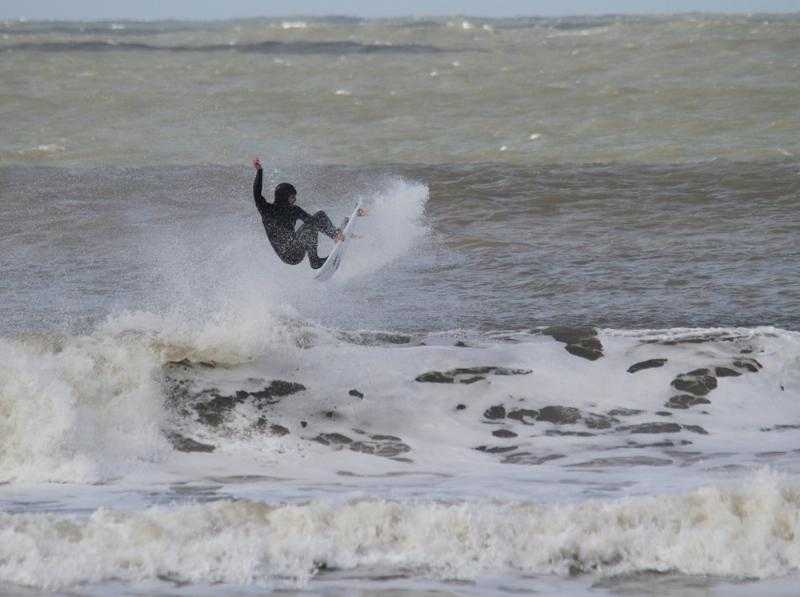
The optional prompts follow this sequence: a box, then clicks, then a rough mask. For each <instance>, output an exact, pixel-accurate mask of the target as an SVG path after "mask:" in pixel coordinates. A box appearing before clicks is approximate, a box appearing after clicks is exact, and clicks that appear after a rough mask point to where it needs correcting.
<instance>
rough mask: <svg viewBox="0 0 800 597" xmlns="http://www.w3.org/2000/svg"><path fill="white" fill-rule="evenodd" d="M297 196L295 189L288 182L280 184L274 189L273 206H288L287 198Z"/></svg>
mask: <svg viewBox="0 0 800 597" xmlns="http://www.w3.org/2000/svg"><path fill="white" fill-rule="evenodd" d="M292 195H297V189H295V188H294V185H292V184H290V183H288V182H282V183H280V184H279V185H278V186H276V187H275V205H279V206H288V205H289V197H291V196H292Z"/></svg>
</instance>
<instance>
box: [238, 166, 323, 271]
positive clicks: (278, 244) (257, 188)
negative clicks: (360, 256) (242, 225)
mask: <svg viewBox="0 0 800 597" xmlns="http://www.w3.org/2000/svg"><path fill="white" fill-rule="evenodd" d="M261 179H262V171H261V170H260V169H259V170H258V171H257V172H256V179H255V180H254V181H253V198H254V199H255V201H256V207H257V208H258V213H260V214H261V221H262V222H263V223H264V229H265V230H266V231H267V238H268V239H269V242H270V244H271V245H272V248H273V249H275V252H276V253H277V254H278V257H280V258H281V260H283V261H284V262H285V263H289V264H291V265H297V264H298V263H300V262H301V261H302V260H303V258H304V257H305V256H306V253H308V260H309V262H310V263H311V267H313V268H314V269H317V268H320V267H322V264H323V263H325V257H319V256H318V255H317V234H318V233H319V232H323V233H324V234H327V235H328V236H330V237H331V238H334V237H335V236H336V232H337V230H336V228H335V227H334V225H333V224H332V223H331V221H330V219H329V218H328V216H327V215H326V214H325V212H324V211H318V212H317V213H315V214H314V215H313V216H311V215H309V214H308V213H307V212H306V211H304V210H303V209H302V208H300V207H297V206H296V205H292V204H290V203H288V202H280V203H279V202H277V201H276V202H275V203H267V200H266V199H264V197H262V195H261ZM297 220H303V225H302V226H300V228H298V229H297V230H295V229H294V226H295V224H296V223H297Z"/></svg>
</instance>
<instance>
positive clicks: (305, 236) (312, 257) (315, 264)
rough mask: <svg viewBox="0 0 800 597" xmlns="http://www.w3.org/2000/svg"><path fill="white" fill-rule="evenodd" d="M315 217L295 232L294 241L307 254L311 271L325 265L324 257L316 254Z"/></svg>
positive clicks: (316, 227) (316, 225) (316, 229)
mask: <svg viewBox="0 0 800 597" xmlns="http://www.w3.org/2000/svg"><path fill="white" fill-rule="evenodd" d="M318 230H319V228H318V224H317V217H316V216H314V219H312V220H309V221H307V222H304V223H303V225H302V226H300V228H298V229H297V232H295V235H294V237H295V241H296V242H297V244H298V245H299V246H301V247H302V248H303V251H304V252H306V253H308V261H309V263H310V264H311V267H312V269H319V268H321V267H322V264H323V263H325V257H320V256H319V255H318V254H317V243H318V242H319V237H318V235H319V232H318Z"/></svg>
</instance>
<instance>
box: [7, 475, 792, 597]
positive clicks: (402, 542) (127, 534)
mask: <svg viewBox="0 0 800 597" xmlns="http://www.w3.org/2000/svg"><path fill="white" fill-rule="evenodd" d="M798 506H800V488H799V487H797V486H796V485H791V484H789V483H787V482H785V481H783V480H781V479H780V478H778V477H777V476H775V475H772V474H769V473H760V474H757V475H755V477H754V478H752V479H750V480H749V482H748V483H747V484H746V485H745V486H742V487H736V488H720V487H705V488H701V489H698V490H696V491H693V492H691V493H688V494H685V495H674V496H655V497H648V498H629V499H624V500H619V501H613V502H609V501H587V502H582V503H578V504H567V505H542V504H537V503H530V502H517V503H498V502H463V503H443V502H430V501H412V502H395V501H385V500H365V501H354V502H349V503H346V504H342V505H332V504H330V503H323V502H312V503H308V504H301V505H285V504H284V505H278V506H270V505H267V504H263V503H258V502H252V501H238V502H215V503H212V504H205V505H191V506H182V507H177V508H173V509H162V508H152V509H149V510H145V511H141V512H119V511H111V510H105V509H100V510H97V511H96V512H95V513H94V514H92V515H91V516H90V517H89V518H86V519H78V518H75V517H68V516H63V515H53V514H21V515H8V514H4V515H0V536H2V537H3V541H0V579H2V580H3V581H5V582H10V583H15V584H18V585H28V586H34V587H42V588H50V589H53V588H64V587H69V586H72V585H75V584H78V583H91V582H101V581H104V580H110V579H121V580H123V581H126V582H141V581H145V580H154V579H158V578H161V579H163V578H168V579H171V580H174V581H176V582H192V583H235V584H245V585H248V584H256V585H270V584H275V583H277V584H288V585H291V586H298V585H299V586H302V585H305V584H306V583H308V582H309V581H310V580H311V579H312V578H313V577H314V576H315V575H316V574H317V572H318V571H319V570H320V569H325V570H332V569H346V570H355V569H381V570H392V571H398V573H402V574H403V575H413V576H421V577H426V578H437V579H463V580H472V579H476V578H479V577H481V576H486V575H499V574H510V575H558V576H562V577H567V576H575V575H581V574H591V575H593V576H599V577H607V576H615V575H621V574H632V573H637V572H645V571H648V572H652V571H657V572H674V573H680V574H687V575H709V576H716V577H721V578H728V579H742V578H750V579H766V578H771V577H776V576H781V575H786V574H789V573H792V572H794V571H796V570H797V569H798V567H800V548H798V544H797V541H796V539H795V538H796V536H797V534H798V533H799V532H800V518H798V516H797V511H798ZM53 561H59V562H60V565H59V566H52V565H51V562H53Z"/></svg>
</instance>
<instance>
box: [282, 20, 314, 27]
mask: <svg viewBox="0 0 800 597" xmlns="http://www.w3.org/2000/svg"><path fill="white" fill-rule="evenodd" d="M307 28H308V23H306V22H305V21H283V22H282V23H281V29H307Z"/></svg>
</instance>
